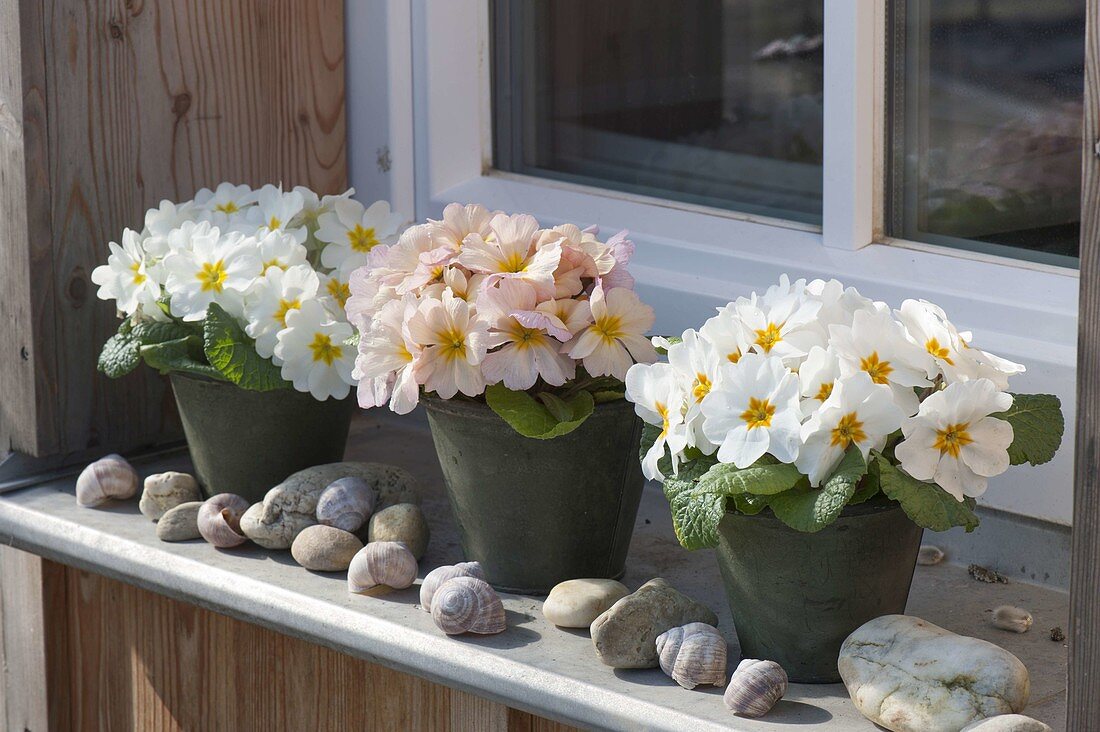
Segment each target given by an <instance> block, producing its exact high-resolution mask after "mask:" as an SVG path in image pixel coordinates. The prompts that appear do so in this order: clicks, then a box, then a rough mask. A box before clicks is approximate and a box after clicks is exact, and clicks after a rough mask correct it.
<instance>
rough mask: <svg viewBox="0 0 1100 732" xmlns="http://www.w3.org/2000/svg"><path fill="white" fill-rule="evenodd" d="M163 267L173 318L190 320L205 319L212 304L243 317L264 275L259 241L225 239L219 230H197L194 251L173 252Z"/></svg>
mask: <svg viewBox="0 0 1100 732" xmlns="http://www.w3.org/2000/svg"><path fill="white" fill-rule="evenodd" d="M162 266H163V268H164V271H165V272H166V277H165V283H164V288H165V289H166V290H167V291H168V294H169V295H171V309H172V315H174V316H175V317H177V318H183V319H184V320H187V321H195V320H202V319H203V318H205V317H206V308H207V306H209V305H210V303H212V302H216V303H218V304H219V305H221V306H222V307H223V308H225V309H226V311H228V312H230V313H231V314H233V315H238V316H239V315H242V314H243V294H244V292H245V290H247V289H248V288H249V287H250V286H251V285H252V283H253V281H254V280H255V279H256V278H257V277H258V276H259V275H260V257H259V252H258V249H257V247H256V241H255V239H246V238H244V237H242V236H240V235H238V234H230V235H227V236H222V235H221V232H220V231H219V230H218V228H217V227H209V228H203V229H202V230H201V231H200V229H199V228H196V229H195V232H194V235H193V236H192V238H191V248H190V249H184V250H180V251H173V252H171V253H170V254H168V256H166V257H165V258H164V260H163V262H162Z"/></svg>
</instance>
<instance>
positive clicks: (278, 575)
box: [0, 415, 1068, 732]
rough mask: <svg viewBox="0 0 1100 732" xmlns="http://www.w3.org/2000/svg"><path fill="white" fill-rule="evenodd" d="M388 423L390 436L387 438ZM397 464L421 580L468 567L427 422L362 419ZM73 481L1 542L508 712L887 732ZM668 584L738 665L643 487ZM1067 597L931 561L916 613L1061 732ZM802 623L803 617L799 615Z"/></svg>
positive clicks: (840, 694) (638, 557)
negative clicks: (474, 625)
mask: <svg viewBox="0 0 1100 732" xmlns="http://www.w3.org/2000/svg"><path fill="white" fill-rule="evenodd" d="M383 427H384V429H383ZM372 458H373V459H377V460H386V461H388V462H393V463H396V464H400V465H403V466H404V467H406V468H408V469H409V470H411V471H412V472H413V473H414V474H415V475H416V476H417V477H418V478H419V479H420V480H421V481H422V485H423V488H424V494H425V495H424V499H425V500H424V507H425V509H426V513H427V514H428V516H429V521H430V523H431V528H432V532H433V535H432V545H431V548H430V549H429V552H428V554H427V556H426V557H425V558H424V561H423V562H422V563H421V572H422V573H421V577H422V576H423V574H424V573H426V572H427V571H429V570H430V569H431V568H433V567H435V566H438V565H440V564H449V563H452V562H455V561H459V560H460V558H461V550H460V549H459V546H458V541H457V537H456V535H455V532H454V530H453V528H452V527H451V525H450V515H449V507H448V506H447V504H446V499H445V497H444V496H443V495H442V489H441V484H440V479H439V473H438V465H437V464H436V460H435V455H434V451H433V450H432V447H431V444H430V438H429V436H428V434H427V433H426V431H425V429H424V427H423V424H422V423H420V422H418V421H416V420H412V421H409V420H406V421H403V422H402V421H397V420H394V419H393V418H391V417H389V416H385V417H376V416H374V415H371V416H370V417H369V418H365V419H361V420H359V421H358V422H357V424H356V426H355V428H354V430H353V435H352V439H351V443H350V446H349V459H365V460H370V459H372ZM186 466H187V460H186V457H185V456H182V455H180V456H176V457H165V456H163V455H161V456H158V457H155V458H152V459H151V460H148V461H138V462H137V467H138V469H139V471H141V472H142V473H143V474H147V473H151V472H160V471H162V470H166V469H186ZM73 483H74V480H73V478H72V477H64V478H57V479H54V480H51V481H49V482H46V483H44V484H41V485H38V486H34V487H28V488H24V489H22V490H17V491H13V492H10V493H8V494H6V495H3V496H0V539H2V540H3V541H5V542H7V543H10V544H12V545H13V546H15V547H17V548H20V549H25V550H27V551H31V552H34V553H37V554H40V555H42V556H44V557H47V558H49V559H53V560H56V561H59V562H63V563H65V564H69V565H72V566H75V567H79V568H81V569H86V570H89V571H93V572H97V573H100V574H103V575H106V576H110V577H113V578H116V579H119V580H122V581H125V582H129V583H132V584H135V585H138V586H140V587H144V588H146V589H149V590H152V591H155V592H159V593H162V594H165V595H167V596H170V597H174V598H177V599H180V600H184V601H187V602H191V603H194V604H196V605H200V606H202V607H206V608H209V609H211V610H214V611H217V612H221V613H225V614H227V615H230V616H233V617H236V618H238V619H241V620H244V621H248V622H252V623H256V624H258V625H262V626H264V627H268V628H271V629H273V630H277V631H280V632H283V633H286V634H288V635H291V636H295V637H299V638H303V639H306V640H309V641H312V642H316V643H319V644H321V645H325V646H328V647H331V648H334V649H336V650H339V651H342V652H345V653H349V654H351V655H354V656H357V657H361V658H365V659H368V660H370V661H373V662H377V663H380V664H383V665H385V666H388V667H391V668H394V669H397V670H400V671H404V672H407V673H411V674H415V675H417V676H421V677H424V678H427V679H429V680H431V681H435V682H438V683H441V684H445V685H447V686H451V687H455V688H458V689H461V690H463V691H468V692H471V693H474V694H477V695H479V696H483V697H486V698H489V699H492V700H494V701H498V702H501V703H504V704H507V705H509V706H513V707H516V708H519V709H522V710H525V711H528V712H532V713H535V714H539V715H542V716H545V717H550V718H553V719H557V720H560V721H563V722H568V723H572V724H575V725H579V726H583V727H589V728H601V729H602V728H606V729H622V730H633V729H643V728H644V729H650V730H669V731H670V732H672V731H675V730H684V729H693V730H719V729H723V730H730V729H733V730H745V731H751V730H765V729H774V728H775V727H776V726H777V725H778V726H782V725H785V724H790V725H798V726H799V728H800V729H806V730H829V731H835V730H855V731H858V730H874V729H875V727H874V726H873V725H872V724H871V723H870V722H868V721H867V720H865V719H863V718H862V717H861V716H860V715H859V714H858V712H857V711H856V710H855V708H854V707H853V705H852V704H851V702H850V700H849V699H848V696H847V694H846V692H845V690H844V688H843V686H840V685H826V686H807V685H792V687H791V689H790V691H789V693H788V694H787V696H786V697H785V698H784V700H782V701H781V702H780V703H779V705H777V706H776V708H775V709H773V711H772V712H771V713H770V714H769V715H767V716H766V717H764V718H762V719H759V720H749V719H741V718H738V717H735V716H733V715H731V714H730V713H729V712H728V711H727V710H726V709H725V708H724V706H723V705H722V700H721V693H722V689H719V688H715V687H711V688H709V689H707V690H695V691H686V690H684V689H680V688H679V687H677V686H676V685H675V683H674V682H672V681H671V680H670V679H668V678H667V677H665V676H664V675H663V674H662V673H661V672H660V670H657V669H652V670H645V671H617V670H614V669H610V668H607V667H605V666H603V665H601V664H600V663H599V661H598V660H597V658H596V656H595V653H594V651H593V649H592V645H591V641H590V640H589V638H588V633H587V632H585V631H564V630H560V629H557V628H554V627H553V626H551V625H549V624H548V623H546V621H545V620H544V619H543V618H542V613H541V601H540V600H538V599H534V598H528V597H520V596H505V606H506V608H507V610H508V624H509V629H508V631H507V632H505V633H502V634H500V635H498V636H489V637H476V638H466V637H458V638H446V637H444V636H443V635H442V634H441V633H440V632H439V631H438V630H437V629H436V628H435V626H434V625H433V624H432V621H431V618H430V616H429V615H428V614H427V613H425V612H424V611H422V610H421V609H420V608H419V607H418V599H419V590H418V585H414V586H413V587H411V588H409V589H407V590H402V591H397V592H393V593H390V594H388V595H385V596H381V597H361V596H356V595H350V594H349V593H348V592H347V590H346V584H345V581H344V575H343V574H337V575H321V574H316V573H311V572H308V571H306V570H304V569H302V568H300V567H298V566H297V565H296V564H295V563H294V561H293V560H292V559H291V558H290V556H289V553H288V552H268V551H265V550H261V549H259V548H256V547H250V548H242V549H240V550H230V551H221V550H217V549H214V548H213V547H211V546H209V545H206V544H205V543H203V542H201V541H195V542H184V543H180V544H165V543H162V542H160V541H158V540H157V538H156V535H155V532H154V528H153V525H152V524H151V523H150V522H149V521H147V520H146V519H145V518H144V517H142V516H141V515H140V513H139V512H138V510H137V505H136V501H131V502H127V503H125V504H118V505H114V506H111V507H109V508H105V509H85V508H80V507H78V506H77V505H76V502H75V500H74V498H73ZM655 576H663V577H665V578H666V579H668V580H669V581H670V582H672V583H673V584H674V585H675V586H676V587H678V588H679V589H681V590H683V591H684V592H687V593H689V594H691V595H692V596H694V597H696V598H697V599H699V600H701V601H703V602H706V603H708V604H709V605H710V606H711V607H712V608H714V609H715V610H716V611H717V612H718V614H719V618H720V627H721V628H722V629H723V631H724V633H725V635H726V637H727V639H728V640H729V641H730V643H731V645H732V648H731V659H735V658H737V657H738V656H737V649H736V637H735V635H734V634H733V630H732V619H731V617H730V612H729V609H728V607H727V605H726V602H725V599H724V596H723V593H722V586H721V581H720V578H719V575H718V569H717V565H716V563H715V560H714V557H713V553H711V552H696V553H688V552H685V551H683V550H682V549H680V548H679V546H678V545H677V544H676V543H675V539H674V538H673V537H672V534H671V528H670V520H669V516H668V508H667V505H666V504H665V502H664V499H663V497H662V496H661V493H660V491H659V490H658V489H657V488H656V487H655V486H649V487H648V488H647V490H646V491H645V495H644V497H643V501H642V506H641V509H640V511H639V515H638V521H637V530H636V534H635V538H634V543H633V544H632V547H631V554H630V557H629V560H628V571H627V576H626V578H625V579H624V581H625V582H626V584H627V585H628V586H630V587H637V586H639V585H640V584H641V583H642V582H644V581H646V580H648V579H650V578H652V577H655ZM1005 603H1009V604H1016V605H1021V606H1023V607H1027V608H1028V609H1029V610H1031V612H1032V613H1033V614H1034V616H1035V627H1034V628H1033V629H1032V631H1031V632H1029V633H1027V634H1024V635H1015V634H1010V633H1006V632H1004V631H999V630H997V629H994V628H992V627H991V626H990V625H989V624H988V615H989V611H990V610H991V609H992V608H994V607H996V606H997V605H1000V604H1005ZM1067 608H1068V598H1067V596H1066V595H1065V593H1064V592H1061V591H1058V590H1054V589H1050V588H1046V587H1041V586H1038V585H1031V584H1025V583H1022V582H1013V583H1011V584H1007V585H985V584H980V583H977V582H974V581H973V580H971V579H970V578H969V577H967V575H966V571H965V569H964V568H962V567H959V566H955V565H951V564H943V565H940V566H936V567H919V568H918V572H917V576H916V578H915V580H914V586H913V592H912V595H911V598H910V603H909V608H908V612H910V613H912V614H915V615H919V616H921V617H924V618H926V619H927V620H930V621H931V622H934V623H937V624H940V625H943V626H944V627H946V628H948V629H950V630H953V631H956V632H960V633H965V634H967V635H974V636H978V637H982V638H985V639H987V640H990V641H993V642H995V643H997V644H999V645H1001V646H1003V647H1005V648H1007V649H1008V650H1010V651H1012V652H1013V653H1015V654H1016V655H1017V656H1019V657H1020V658H1021V660H1023V661H1024V663H1025V664H1026V665H1027V666H1028V668H1029V670H1030V672H1031V679H1032V703H1031V706H1030V707H1029V709H1028V713H1029V714H1031V715H1032V716H1035V717H1037V718H1039V719H1042V720H1044V721H1046V722H1047V723H1049V724H1051V725H1052V726H1054V727H1055V728H1056V729H1058V728H1062V727H1064V720H1065V669H1066V648H1065V646H1064V644H1062V643H1054V642H1051V641H1050V640H1049V636H1048V633H1047V631H1048V629H1049V628H1050V627H1053V626H1055V625H1058V626H1061V627H1063V628H1065V627H1066V621H1067V612H1068V610H1067ZM794 621H795V620H794V619H792V622H794Z"/></svg>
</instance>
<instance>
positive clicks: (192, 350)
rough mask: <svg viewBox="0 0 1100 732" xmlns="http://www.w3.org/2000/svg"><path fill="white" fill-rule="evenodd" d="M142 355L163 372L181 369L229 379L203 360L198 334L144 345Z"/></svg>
mask: <svg viewBox="0 0 1100 732" xmlns="http://www.w3.org/2000/svg"><path fill="white" fill-rule="evenodd" d="M141 357H142V359H144V360H145V363H146V364H148V365H149V366H151V367H152V368H155V369H156V370H157V371H160V372H161V373H162V374H167V373H169V372H171V371H180V372H183V373H187V374H196V375H198V376H208V377H210V378H211V379H217V380H218V381H227V379H226V378H225V376H223V375H222V374H221V372H219V371H218V370H217V369H215V368H213V367H212V366H210V365H209V364H207V363H204V362H203V361H202V360H201V359H202V342H201V341H200V340H199V339H198V336H188V337H187V338H178V339H176V340H174V341H165V342H163V343H154V344H153V345H151V346H142V347H141Z"/></svg>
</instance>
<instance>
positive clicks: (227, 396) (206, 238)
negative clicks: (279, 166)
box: [92, 183, 402, 501]
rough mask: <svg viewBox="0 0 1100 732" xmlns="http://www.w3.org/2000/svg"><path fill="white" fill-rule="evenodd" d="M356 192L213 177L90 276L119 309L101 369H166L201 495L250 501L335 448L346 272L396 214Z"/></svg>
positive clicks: (346, 356)
mask: <svg viewBox="0 0 1100 732" xmlns="http://www.w3.org/2000/svg"><path fill="white" fill-rule="evenodd" d="M351 194H352V191H348V192H347V193H345V194H343V195H340V196H325V197H324V198H319V197H318V196H317V194H315V193H314V192H312V191H310V190H308V189H306V188H295V189H294V190H292V191H284V190H282V188H281V187H277V186H272V185H268V186H264V187H263V188H260V189H258V190H252V189H250V188H249V187H248V186H244V185H233V184H231V183H222V184H221V185H220V186H218V188H217V189H216V190H214V191H211V190H209V189H203V190H201V191H199V192H198V194H196V196H195V199H194V200H192V201H187V202H185V203H172V202H169V201H163V202H162V203H161V204H160V206H159V207H158V208H155V209H150V210H149V211H148V212H147V213H146V215H145V227H144V229H143V230H142V231H140V232H137V231H132V230H129V229H127V230H126V231H124V232H123V235H122V242H121V244H117V243H114V242H112V243H111V244H110V252H111V253H110V256H109V257H108V259H107V264H105V265H102V266H99V267H96V269H95V270H94V271H93V272H92V281H93V282H94V283H95V284H97V285H99V292H98V295H99V297H100V298H101V299H103V300H114V301H115V303H116V306H117V308H118V311H119V314H120V316H121V317H122V318H123V321H122V324H121V326H120V327H119V330H118V333H117V334H116V335H114V336H112V337H111V338H110V340H108V341H107V343H106V344H105V345H104V347H103V351H102V353H101V354H100V357H99V370H100V371H102V372H104V373H105V374H106V375H107V376H109V377H112V378H117V377H120V376H123V375H125V374H127V373H129V372H130V371H132V370H133V369H135V368H137V366H138V365H139V364H140V363H141V362H143V361H144V362H145V363H146V364H147V365H149V366H151V367H153V368H155V369H157V370H158V371H160V372H161V373H164V374H168V375H169V378H170V380H171V383H172V389H173V391H174V393H175V396H176V403H177V405H178V407H179V413H180V418H181V421H182V423H183V428H184V433H185V435H186V437H187V444H188V448H189V450H190V452H191V459H192V462H193V463H194V466H195V472H196V476H197V478H198V481H199V483H200V484H201V485H202V487H203V490H204V491H205V492H206V493H207V494H208V495H213V494H216V493H222V492H232V493H237V494H240V495H242V496H244V497H246V498H248V499H249V500H250V501H258V500H260V499H261V498H262V497H263V495H264V493H266V491H267V490H268V489H269V488H271V486H273V485H275V484H276V483H278V482H279V481H281V480H282V479H283V478H285V477H286V476H287V475H289V474H291V473H293V472H296V471H298V470H301V469H302V468H305V467H309V466H311V465H318V464H323V463H329V462H335V461H338V460H340V459H341V458H342V457H343V453H344V444H345V442H346V441H347V435H348V428H349V424H350V420H351V415H352V412H353V410H354V401H353V400H352V399H351V398H350V397H349V392H350V390H351V387H352V385H353V384H354V381H353V380H352V376H351V372H352V368H353V365H354V361H355V346H354V343H353V336H354V333H353V331H352V328H351V326H350V325H349V324H348V322H347V319H346V317H345V316H344V308H343V306H344V302H345V301H346V300H347V297H348V294H349V291H348V284H347V282H348V274H349V273H350V272H351V271H352V270H353V269H355V268H356V267H358V266H359V265H361V264H362V263H363V262H365V261H366V258H367V253H368V252H369V251H370V249H371V248H372V247H374V246H375V245H377V244H380V243H387V242H393V241H396V239H397V235H398V234H399V233H400V229H401V225H402V220H401V217H400V216H399V215H396V214H394V213H392V212H391V211H390V208H389V204H387V203H385V202H384V201H381V202H378V203H375V204H374V205H372V206H371V207H370V208H366V209H364V207H363V206H362V205H361V204H360V203H358V202H356V201H355V200H353V199H352V198H351Z"/></svg>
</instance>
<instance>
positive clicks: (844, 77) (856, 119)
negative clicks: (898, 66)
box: [821, 0, 885, 249]
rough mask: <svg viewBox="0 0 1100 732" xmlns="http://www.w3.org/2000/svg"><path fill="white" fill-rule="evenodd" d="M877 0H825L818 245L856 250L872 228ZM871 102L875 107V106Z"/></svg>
mask: <svg viewBox="0 0 1100 732" xmlns="http://www.w3.org/2000/svg"><path fill="white" fill-rule="evenodd" d="M876 4H881V3H879V2H877V0H825V110H824V116H823V121H824V139H825V142H824V155H823V160H824V163H823V171H824V173H823V176H824V183H823V186H822V211H821V214H822V216H821V218H822V227H821V228H822V231H823V232H824V243H825V245H826V246H829V247H836V248H838V249H859V248H861V247H865V246H867V245H868V244H870V243H871V242H872V241H873V238H874V229H875V220H874V219H875V208H876V206H875V183H874V178H875V158H876V157H878V158H879V159H880V160H881V156H880V155H879V156H876V154H875V141H876V140H877V139H881V136H880V135H878V134H876V122H877V124H878V125H881V124H882V119H883V109H882V101H883V95H882V94H881V92H879V93H877V94H876V88H875V87H876V76H877V74H876V69H875V67H876V63H881V61H880V60H879V59H880V58H881V56H882V55H883V53H884V49H885V28H884V24H883V23H882V22H881V21H882V18H881V17H880V14H879V12H878V11H877V10H876V8H875V6H876ZM876 106H877V109H876Z"/></svg>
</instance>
